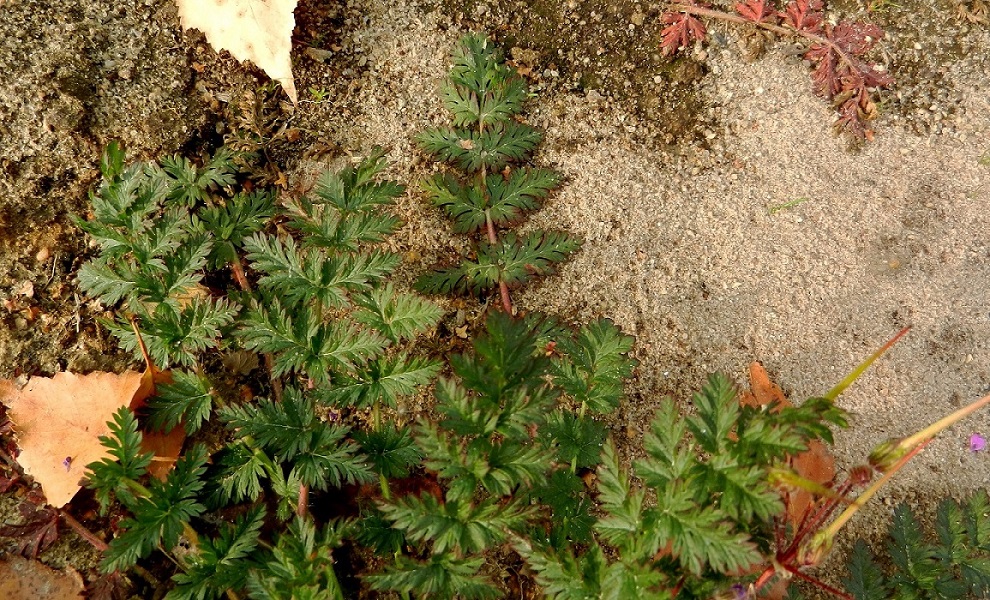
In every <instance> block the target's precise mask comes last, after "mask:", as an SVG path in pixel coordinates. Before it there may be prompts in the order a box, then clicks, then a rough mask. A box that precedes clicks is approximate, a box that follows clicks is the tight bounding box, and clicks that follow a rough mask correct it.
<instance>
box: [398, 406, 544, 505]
mask: <svg viewBox="0 0 990 600" xmlns="http://www.w3.org/2000/svg"><path fill="white" fill-rule="evenodd" d="M416 441H417V443H418V444H419V447H420V448H421V449H422V451H423V454H424V455H425V456H426V457H427V459H426V467H427V468H429V469H431V470H434V471H436V472H437V475H438V476H439V477H440V478H441V479H445V480H448V481H449V482H450V493H449V495H450V496H451V497H452V498H455V499H468V498H471V497H472V496H473V495H474V493H475V491H476V489H477V488H478V486H481V487H482V488H484V489H485V490H486V491H487V492H488V493H490V494H495V495H506V494H509V493H511V491H512V490H513V489H514V488H515V487H517V486H520V485H525V486H531V485H533V484H534V482H536V481H538V480H539V478H540V477H542V475H543V473H544V472H545V471H546V469H547V467H548V460H547V454H546V452H545V451H544V450H543V449H542V448H540V447H539V446H538V445H537V444H527V443H524V442H513V441H509V440H504V441H501V442H495V441H493V440H492V439H491V438H490V437H478V438H473V439H472V438H463V437H458V436H452V435H450V434H448V433H447V432H445V431H442V430H440V429H439V428H437V427H436V426H434V425H433V424H431V423H427V422H421V423H420V424H419V426H418V427H417V430H416Z"/></svg>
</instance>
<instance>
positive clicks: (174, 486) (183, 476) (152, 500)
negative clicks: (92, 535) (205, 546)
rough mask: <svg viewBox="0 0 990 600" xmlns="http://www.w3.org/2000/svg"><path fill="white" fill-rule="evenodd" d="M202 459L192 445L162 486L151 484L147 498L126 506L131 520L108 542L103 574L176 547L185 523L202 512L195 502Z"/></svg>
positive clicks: (199, 450)
mask: <svg viewBox="0 0 990 600" xmlns="http://www.w3.org/2000/svg"><path fill="white" fill-rule="evenodd" d="M206 458H207V455H206V448H205V447H204V446H202V445H201V444H196V445H194V446H193V447H192V448H191V449H190V450H189V451H188V452H186V453H185V454H183V455H182V456H181V457H179V460H178V461H176V463H175V469H173V471H172V472H171V473H169V475H168V478H167V479H166V480H165V482H164V483H162V482H160V481H158V480H157V479H153V480H151V482H150V485H149V488H148V489H149V492H150V496H149V497H139V498H137V499H136V500H135V502H134V503H133V505H132V506H130V509H131V512H133V513H134V516H133V517H131V518H129V519H125V520H123V521H122V522H121V523H120V527H121V528H122V529H123V530H124V533H123V534H121V535H120V536H118V537H117V538H114V540H113V541H112V542H110V547H109V548H108V549H107V551H106V553H105V554H104V557H103V562H102V563H101V564H100V568H101V569H102V570H103V572H104V573H112V572H114V571H121V570H126V569H128V568H130V567H132V566H134V565H135V564H136V563H137V561H138V560H139V559H141V558H144V557H146V556H148V555H149V554H151V552H152V551H153V550H155V549H156V548H158V547H162V548H164V549H166V550H170V549H172V548H173V547H175V545H176V544H178V542H179V535H180V534H181V533H182V532H183V529H184V528H185V527H187V526H188V523H189V521H190V520H191V519H193V518H195V517H197V516H199V515H201V514H203V513H204V512H205V511H206V507H205V506H204V505H203V504H201V503H200V502H199V500H198V499H197V495H198V494H199V492H200V491H201V490H202V488H203V485H204V482H203V478H202V476H203V474H204V473H205V472H206Z"/></svg>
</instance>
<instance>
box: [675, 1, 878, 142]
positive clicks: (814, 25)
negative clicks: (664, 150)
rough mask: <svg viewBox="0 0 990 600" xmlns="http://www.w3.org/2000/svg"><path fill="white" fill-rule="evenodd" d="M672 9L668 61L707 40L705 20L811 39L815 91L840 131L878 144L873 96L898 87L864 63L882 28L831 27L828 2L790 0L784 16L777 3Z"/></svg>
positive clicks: (681, 4) (807, 56)
mask: <svg viewBox="0 0 990 600" xmlns="http://www.w3.org/2000/svg"><path fill="white" fill-rule="evenodd" d="M670 9H671V10H670V11H668V12H666V13H664V15H663V22H664V23H665V24H666V25H667V27H666V28H665V29H664V30H663V31H662V32H661V35H662V36H663V41H662V42H661V44H660V47H661V48H662V49H663V53H664V54H665V55H671V54H674V53H675V52H677V51H678V50H679V49H681V48H683V47H685V46H687V45H689V44H691V43H692V42H693V41H696V40H701V41H703V40H704V39H705V36H706V34H707V31H706V29H705V25H704V23H703V22H702V21H701V17H704V18H713V19H722V20H725V21H728V22H731V23H739V22H740V18H741V19H743V20H745V21H749V22H750V23H751V24H753V25H754V26H756V27H760V28H762V29H766V30H767V31H771V32H773V33H776V34H779V35H797V36H800V37H803V38H805V39H806V40H807V43H808V44H809V45H810V47H809V48H808V50H807V51H806V52H805V53H804V58H805V59H806V60H808V61H810V62H811V63H812V64H813V70H812V74H811V79H812V84H813V89H814V91H815V93H816V94H818V95H820V96H822V97H824V98H826V99H828V100H831V101H832V103H833V105H834V107H835V109H836V111H837V112H838V113H839V119H838V120H837V121H836V124H835V125H836V128H837V129H843V130H846V131H848V132H849V133H851V134H853V135H854V136H856V137H860V138H867V139H872V138H873V131H872V130H871V129H870V128H869V127H868V126H867V124H868V122H869V121H871V120H873V119H875V118H876V117H877V107H876V104H875V103H874V101H873V97H872V93H873V91H874V90H875V89H876V88H884V87H889V86H891V85H893V83H894V79H893V77H891V76H890V75H889V74H888V73H886V72H884V71H881V70H878V69H877V67H876V66H875V65H874V64H872V63H870V62H868V61H866V60H864V59H863V58H862V57H863V55H865V54H866V53H867V52H869V51H870V49H872V48H873V46H874V45H875V44H876V43H877V41H878V40H880V39H881V38H883V35H884V32H883V30H882V29H880V28H879V27H877V26H876V25H873V24H869V23H861V22H858V21H857V22H842V23H839V24H838V25H834V26H833V25H829V24H826V23H825V20H824V15H823V11H824V1H823V0H790V1H789V2H788V4H787V5H786V6H785V7H784V10H782V11H776V10H775V9H774V8H773V0H740V1H739V2H737V3H736V5H735V11H736V13H737V14H732V13H728V12H722V11H718V10H711V9H709V8H707V7H705V6H702V5H701V4H700V3H697V2H693V1H686V2H678V1H676V0H675V1H674V2H673V3H672V4H671V5H670Z"/></svg>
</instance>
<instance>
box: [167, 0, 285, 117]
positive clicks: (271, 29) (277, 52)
mask: <svg viewBox="0 0 990 600" xmlns="http://www.w3.org/2000/svg"><path fill="white" fill-rule="evenodd" d="M297 3H298V0H267V1H263V0H177V4H178V7H179V21H180V23H181V24H182V27H184V28H185V29H199V30H200V31H202V32H203V33H204V34H206V39H207V40H208V41H209V42H210V45H211V46H213V47H214V48H216V49H217V50H218V51H219V50H227V51H228V52H230V53H231V54H232V55H233V56H234V58H236V59H237V60H242V61H243V60H249V61H251V62H253V63H254V64H255V65H257V66H258V68H260V69H261V70H262V71H264V72H265V73H267V74H268V76H269V77H271V78H272V79H274V80H275V81H277V82H279V83H280V84H282V89H284V90H285V93H286V94H287V95H288V96H289V99H290V100H292V103H293V104H295V103H296V102H297V100H298V97H297V95H296V84H295V81H294V80H293V78H292V57H291V52H292V30H293V29H294V28H295V25H296V19H295V15H294V14H293V11H295V9H296V4H297Z"/></svg>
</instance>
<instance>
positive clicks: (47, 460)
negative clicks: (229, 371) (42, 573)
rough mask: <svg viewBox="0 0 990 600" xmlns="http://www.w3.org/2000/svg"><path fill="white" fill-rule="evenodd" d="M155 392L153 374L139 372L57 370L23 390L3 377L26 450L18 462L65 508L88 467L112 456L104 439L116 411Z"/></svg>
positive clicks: (2, 390) (0, 395)
mask: <svg viewBox="0 0 990 600" xmlns="http://www.w3.org/2000/svg"><path fill="white" fill-rule="evenodd" d="M159 375H161V374H159ZM153 391H154V380H153V377H151V376H150V375H146V374H142V373H138V372H136V371H127V372H125V373H122V374H120V375H118V374H115V373H102V372H96V373H90V374H89V375H77V374H75V373H57V374H56V375H55V376H54V377H50V378H49V377H32V378H31V379H29V380H28V382H27V383H26V384H25V385H24V387H21V388H18V387H17V386H16V385H15V384H14V382H12V381H8V380H3V379H0V402H2V403H3V404H5V405H6V406H7V407H8V416H9V417H10V420H11V421H12V422H13V423H14V432H15V434H16V436H17V441H18V446H20V448H21V453H20V455H19V456H18V458H17V462H18V463H20V465H21V467H22V468H23V469H24V472H25V473H26V474H28V475H31V476H32V477H34V479H35V481H37V482H38V483H39V484H40V485H41V488H42V490H43V491H44V493H45V498H46V499H47V500H48V503H49V504H51V505H52V506H54V507H56V508H61V507H63V506H65V505H66V504H67V503H68V502H69V501H70V500H71V499H72V497H73V496H74V495H75V494H76V492H77V491H79V487H80V486H79V482H80V480H81V479H82V478H83V475H84V473H85V469H86V465H88V464H89V463H91V462H93V461H97V460H101V459H102V458H104V457H106V456H107V453H106V450H105V449H104V448H103V446H102V445H101V444H100V440H99V438H100V436H102V435H107V434H109V433H110V430H109V428H108V427H107V421H110V420H112V418H113V414H114V413H115V412H116V411H117V410H118V409H119V408H120V407H121V406H127V407H134V406H135V405H137V404H139V403H141V402H143V401H144V399H145V398H147V397H148V396H149V395H150V394H151V393H153Z"/></svg>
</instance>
